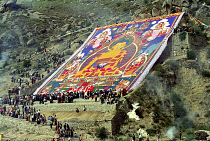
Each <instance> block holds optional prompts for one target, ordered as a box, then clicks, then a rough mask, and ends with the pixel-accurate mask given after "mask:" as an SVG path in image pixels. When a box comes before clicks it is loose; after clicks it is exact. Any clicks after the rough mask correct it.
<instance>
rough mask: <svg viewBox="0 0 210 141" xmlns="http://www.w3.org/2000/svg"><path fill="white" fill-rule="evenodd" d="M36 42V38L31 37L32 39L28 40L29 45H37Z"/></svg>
mask: <svg viewBox="0 0 210 141" xmlns="http://www.w3.org/2000/svg"><path fill="white" fill-rule="evenodd" d="M36 43H37V42H36V39H34V38H31V39H30V40H28V42H27V46H33V45H35V44H36Z"/></svg>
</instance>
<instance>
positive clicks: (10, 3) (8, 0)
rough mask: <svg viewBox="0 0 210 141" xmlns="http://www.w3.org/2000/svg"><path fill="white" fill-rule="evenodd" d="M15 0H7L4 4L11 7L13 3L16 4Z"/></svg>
mask: <svg viewBox="0 0 210 141" xmlns="http://www.w3.org/2000/svg"><path fill="white" fill-rule="evenodd" d="M16 2H17V0H7V1H6V2H5V4H6V6H8V7H12V6H13V5H15V4H16Z"/></svg>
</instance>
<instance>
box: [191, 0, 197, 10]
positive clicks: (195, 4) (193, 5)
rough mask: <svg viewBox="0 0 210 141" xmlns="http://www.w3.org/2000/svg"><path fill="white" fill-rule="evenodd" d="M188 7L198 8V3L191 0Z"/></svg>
mask: <svg viewBox="0 0 210 141" xmlns="http://www.w3.org/2000/svg"><path fill="white" fill-rule="evenodd" d="M190 8H191V9H197V8H198V3H197V2H196V1H193V2H192V4H191V6H190Z"/></svg>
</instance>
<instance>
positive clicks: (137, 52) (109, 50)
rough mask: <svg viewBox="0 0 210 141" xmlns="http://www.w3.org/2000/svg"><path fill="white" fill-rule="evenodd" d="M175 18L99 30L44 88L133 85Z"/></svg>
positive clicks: (126, 86)
mask: <svg viewBox="0 0 210 141" xmlns="http://www.w3.org/2000/svg"><path fill="white" fill-rule="evenodd" d="M170 18H173V20H169V19H170ZM175 18H176V16H174V17H168V18H166V19H158V20H151V21H146V22H139V23H126V24H123V25H116V26H109V28H104V29H103V28H99V29H96V32H95V33H94V34H93V36H92V37H91V38H90V39H89V41H88V42H86V44H85V45H84V46H83V48H82V49H80V51H79V52H78V53H77V54H76V55H75V56H74V57H73V58H72V59H71V60H69V61H68V62H67V63H66V65H65V66H64V67H63V68H62V69H61V70H60V71H59V72H58V73H57V74H56V75H55V77H53V78H52V80H51V81H50V82H49V83H48V84H47V86H46V87H45V89H42V91H45V92H46V88H48V90H49V91H47V92H50V91H55V89H57V88H59V90H63V89H65V90H68V89H74V88H85V89H86V88H87V87H91V88H93V87H95V88H97V89H104V88H107V87H108V88H109V89H110V88H111V89H116V90H120V89H122V88H129V87H130V86H131V85H132V84H133V83H134V82H135V81H136V80H137V78H138V77H139V76H140V75H141V74H142V72H143V71H144V70H145V68H146V67H147V65H148V63H149V62H150V60H151V59H152V58H153V56H154V53H155V52H156V51H157V49H158V48H159V46H160V44H161V42H162V40H163V39H164V37H165V35H166V34H167V33H168V32H169V30H170V26H171V24H172V23H173V21H174V19H175ZM49 86H50V89H49ZM86 90H88V89H86Z"/></svg>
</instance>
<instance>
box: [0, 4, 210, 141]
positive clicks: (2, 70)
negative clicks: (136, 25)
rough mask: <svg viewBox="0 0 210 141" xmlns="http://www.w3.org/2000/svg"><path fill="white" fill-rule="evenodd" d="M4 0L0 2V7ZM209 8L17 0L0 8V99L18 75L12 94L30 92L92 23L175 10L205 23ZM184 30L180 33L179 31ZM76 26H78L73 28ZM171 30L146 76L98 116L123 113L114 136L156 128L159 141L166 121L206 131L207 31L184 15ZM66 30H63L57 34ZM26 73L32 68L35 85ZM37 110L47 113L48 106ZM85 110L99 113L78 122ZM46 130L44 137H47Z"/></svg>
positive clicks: (209, 85) (209, 119) (209, 92)
mask: <svg viewBox="0 0 210 141" xmlns="http://www.w3.org/2000/svg"><path fill="white" fill-rule="evenodd" d="M4 2H5V1H4V0H1V1H0V4H3V3H4ZM209 5H210V2H209V0H173V1H171V0H155V1H153V0H134V1H132V0H130V1H128V0H116V1H113V0H17V2H16V4H15V5H13V6H12V7H9V8H6V9H5V8H4V7H3V6H2V7H1V8H0V12H1V13H0V52H1V58H0V78H1V79H0V88H1V90H2V91H1V94H0V96H1V97H5V96H6V97H7V96H8V89H16V88H18V89H19V88H20V87H19V85H20V82H17V79H20V78H21V79H22V88H21V93H20V94H21V95H22V94H32V93H33V92H34V90H35V89H36V88H37V87H39V86H40V85H41V84H42V83H43V81H44V80H45V79H46V78H47V77H48V76H49V75H50V74H52V73H53V72H54V71H55V70H56V69H57V68H58V67H59V66H60V65H61V64H62V63H63V62H64V61H65V60H67V59H68V58H69V57H70V56H71V55H72V54H73V53H74V51H76V50H77V49H78V48H79V47H80V45H81V41H82V42H84V41H85V40H86V39H87V37H88V36H89V35H90V34H91V32H92V31H93V29H94V28H95V27H101V26H105V25H111V24H116V23H123V22H128V21H132V20H134V18H139V19H144V18H150V17H155V16H160V15H167V14H170V13H176V12H179V11H183V12H189V13H190V14H191V15H193V16H195V17H196V18H197V19H198V20H200V21H201V22H203V23H204V24H207V25H208V24H209V23H210V12H209V11H210V10H209V8H210V6H209ZM86 27H88V28H86ZM185 27H187V28H188V30H187V31H184V32H179V31H180V30H181V29H184V28H185ZM83 28H86V30H84V31H81V32H75V31H78V30H79V29H83ZM176 31H177V32H175V33H174V34H173V35H172V37H171V38H170V39H169V41H168V45H167V47H166V49H165V51H164V52H163V54H162V55H161V57H160V58H159V60H158V61H157V62H156V64H155V65H154V67H153V68H152V69H151V71H150V73H149V74H148V76H147V77H146V79H145V80H144V81H143V82H142V83H141V84H140V86H139V87H138V88H137V89H136V90H131V91H129V94H128V95H127V96H125V97H123V98H122V104H119V105H118V106H117V108H116V111H115V112H116V114H115V112H113V113H111V114H110V113H105V117H107V118H110V119H112V118H113V117H112V114H113V115H120V116H123V118H121V117H120V116H119V119H120V121H122V123H121V126H120V129H119V131H118V133H117V134H116V135H115V137H116V140H119V141H123V140H130V139H131V137H132V135H133V134H135V135H136V137H137V135H138V133H139V131H142V130H144V131H147V132H148V133H150V135H151V136H153V137H152V138H153V139H156V138H155V134H157V133H161V134H163V135H164V137H165V139H166V138H167V136H166V135H165V133H166V132H167V129H168V128H169V127H172V126H175V127H176V130H177V131H178V130H182V131H183V132H184V134H185V137H188V135H191V134H192V133H193V132H194V131H197V130H200V129H205V130H208V131H209V130H210V128H209V126H210V125H209V123H210V101H209V99H210V79H209V77H210V45H209V36H210V33H209V29H208V30H206V29H205V28H204V27H203V26H199V25H198V24H195V23H193V22H192V21H191V20H190V19H189V18H188V16H187V15H186V14H185V15H184V16H183V18H182V20H181V22H180V24H179V26H178V27H177V30H176ZM69 33H72V34H69ZM66 34H69V35H67V36H65V37H63V38H61V36H63V35H66ZM27 73H28V74H29V75H31V74H34V75H36V73H37V77H36V78H37V80H36V83H35V84H32V82H31V80H30V77H29V76H28V75H27ZM11 78H12V80H13V82H12V81H11ZM14 78H15V79H16V81H14ZM25 82H29V85H28V84H26V83H25ZM14 95H15V94H14V93H13V94H12V95H11V96H14ZM17 95H18V93H17ZM134 103H138V104H139V107H138V108H137V109H136V110H135V113H136V114H137V115H138V116H139V117H140V120H135V119H131V118H129V117H128V116H127V113H128V112H130V111H132V110H133V106H132V104H134ZM96 106H97V105H96ZM64 107H65V106H64ZM45 112H46V113H45V114H46V115H48V114H49V115H50V114H52V113H53V112H56V111H53V110H52V111H45ZM68 114H69V115H67V116H66V115H63V113H62V112H58V115H61V118H63V120H64V121H65V120H67V119H68V116H71V117H72V118H78V116H77V115H76V116H75V115H74V114H75V113H72V112H71V110H70V111H69V113H68ZM81 114H82V113H81ZM89 114H90V115H92V117H93V119H94V120H95V119H97V118H98V117H99V118H103V116H99V115H100V113H99V112H89V113H88V114H82V115H83V116H81V120H84V119H86V118H87V117H88V116H89ZM62 116H63V117H62ZM74 116H75V117H74ZM91 122H94V121H91ZM44 128H45V127H44ZM49 132H50V134H51V135H52V136H50V138H51V137H53V133H51V131H49ZM38 134H39V133H37V135H38ZM144 134H145V132H144ZM174 134H176V133H175V132H174ZM176 135H177V134H176ZM166 140H167V139H166Z"/></svg>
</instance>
